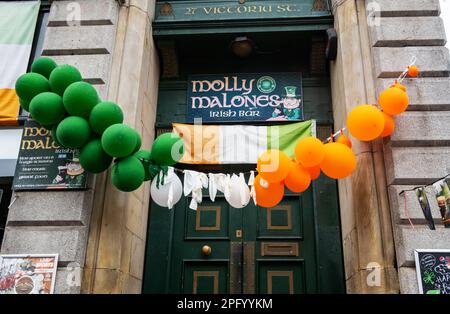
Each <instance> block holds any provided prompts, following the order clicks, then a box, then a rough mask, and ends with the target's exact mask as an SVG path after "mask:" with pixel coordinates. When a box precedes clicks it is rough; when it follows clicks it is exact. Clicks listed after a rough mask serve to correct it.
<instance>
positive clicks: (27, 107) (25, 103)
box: [19, 98, 30, 111]
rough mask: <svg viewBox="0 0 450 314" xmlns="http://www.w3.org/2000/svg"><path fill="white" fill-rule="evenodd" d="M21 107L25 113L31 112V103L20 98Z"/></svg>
mask: <svg viewBox="0 0 450 314" xmlns="http://www.w3.org/2000/svg"><path fill="white" fill-rule="evenodd" d="M19 104H20V107H22V109H23V110H25V111H30V102H29V101H26V100H23V99H22V98H19Z"/></svg>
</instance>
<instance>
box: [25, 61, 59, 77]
mask: <svg viewBox="0 0 450 314" xmlns="http://www.w3.org/2000/svg"><path fill="white" fill-rule="evenodd" d="M57 66H58V65H57V64H56V62H55V61H54V60H53V59H51V58H47V57H40V58H37V59H36V60H35V61H34V62H33V64H32V65H31V72H34V73H39V74H41V75H43V76H44V77H45V78H47V79H48V78H49V77H50V73H52V71H53V70H54V69H55V68H56V67H57Z"/></svg>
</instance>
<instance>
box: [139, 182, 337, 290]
mask: <svg viewBox="0 0 450 314" xmlns="http://www.w3.org/2000/svg"><path fill="white" fill-rule="evenodd" d="M327 197H330V195H328V196H327ZM331 197H332V198H333V195H331ZM333 201H334V202H336V199H333ZM189 203H190V198H189V197H187V198H185V197H183V198H182V200H181V201H180V202H179V203H178V204H177V205H176V206H175V207H174V208H173V209H171V210H169V209H167V208H161V207H159V206H157V205H156V204H154V203H153V204H152V205H151V209H150V210H151V212H150V222H149V233H148V245H147V258H146V267H145V278H144V289H143V291H144V292H145V293H189V294H192V293H193V294H217V293H220V294H228V293H230V294H234V293H246V294H247V293H249V294H252V293H257V294H270V293H283V294H300V293H317V292H343V290H344V288H343V271H342V268H343V267H342V255H341V248H340V239H339V238H337V239H336V238H335V239H330V238H327V239H323V236H325V237H326V236H337V237H339V226H338V225H334V226H332V227H333V229H332V230H328V232H329V231H338V232H331V233H330V232H329V234H328V235H326V234H323V235H322V236H320V235H319V234H318V232H319V229H320V228H319V227H318V223H319V222H318V217H316V213H317V209H318V208H317V206H315V201H314V188H310V189H308V190H307V191H306V192H305V193H302V194H301V195H298V194H289V191H288V190H286V195H285V197H284V199H283V201H282V202H281V203H280V204H279V205H278V206H276V207H274V208H262V207H258V206H255V205H254V203H253V201H251V202H250V203H249V204H248V205H247V206H246V207H245V208H242V209H235V208H232V207H231V206H230V205H229V204H228V203H227V201H226V200H225V198H224V197H223V196H218V197H217V198H216V200H215V202H211V201H210V199H209V197H208V196H207V195H205V196H204V198H203V202H202V203H201V205H199V206H198V209H197V210H192V209H190V208H189ZM336 206H337V205H336ZM336 206H334V207H336ZM335 209H336V208H333V206H331V208H324V210H335ZM336 228H337V229H336ZM321 238H322V241H323V242H322V243H319V241H320V240H321ZM330 245H331V246H332V247H330ZM321 250H327V251H324V252H326V253H324V252H322V256H321V252H320V251H321ZM330 253H331V254H330ZM330 267H331V269H330Z"/></svg>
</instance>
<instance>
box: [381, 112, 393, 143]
mask: <svg viewBox="0 0 450 314" xmlns="http://www.w3.org/2000/svg"><path fill="white" fill-rule="evenodd" d="M383 117H384V130H383V132H382V133H381V135H380V136H381V137H388V136H391V135H392V133H394V130H395V121H394V118H392V117H391V116H390V115H388V114H385V113H384V112H383Z"/></svg>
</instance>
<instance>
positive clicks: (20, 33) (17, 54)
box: [0, 1, 40, 125]
mask: <svg viewBox="0 0 450 314" xmlns="http://www.w3.org/2000/svg"><path fill="white" fill-rule="evenodd" d="M39 5H40V2H39V1H0V125H14V124H17V116H18V114H19V98H18V97H17V95H16V91H15V90H14V86H15V84H16V80H17V78H18V77H19V76H20V75H22V74H23V73H25V72H26V70H27V65H28V61H29V58H30V53H31V44H32V42H33V35H34V30H35V28H36V20H37V16H38V13H39Z"/></svg>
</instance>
